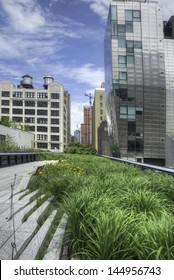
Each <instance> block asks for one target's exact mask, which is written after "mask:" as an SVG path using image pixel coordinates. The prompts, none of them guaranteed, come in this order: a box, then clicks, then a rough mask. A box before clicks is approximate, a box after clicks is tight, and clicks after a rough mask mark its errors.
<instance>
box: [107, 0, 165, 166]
mask: <svg viewBox="0 0 174 280" xmlns="http://www.w3.org/2000/svg"><path fill="white" fill-rule="evenodd" d="M110 2H111V4H110V9H109V15H108V22H107V28H106V34H105V88H106V105H107V113H108V127H109V135H110V138H111V141H112V143H113V144H117V145H118V146H119V149H120V154H121V157H122V158H128V159H129V158H130V159H134V160H138V161H144V162H146V163H152V164H162V165H163V164H164V163H165V135H166V78H165V71H166V70H165V43H164V32H163V18H162V7H161V6H160V5H158V3H157V2H154V1H153V2H150V1H146V0H139V1H138V0H134V1H131V0H130V1H124V0H122V1H121V0H120V1H118V0H117V1H114V0H111V1H110Z"/></svg>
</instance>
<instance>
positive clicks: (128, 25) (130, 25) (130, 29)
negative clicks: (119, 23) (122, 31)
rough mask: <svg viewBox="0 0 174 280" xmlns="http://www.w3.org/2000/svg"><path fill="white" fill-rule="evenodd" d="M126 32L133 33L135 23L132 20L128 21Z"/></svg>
mask: <svg viewBox="0 0 174 280" xmlns="http://www.w3.org/2000/svg"><path fill="white" fill-rule="evenodd" d="M126 32H127V33H133V23H132V22H126Z"/></svg>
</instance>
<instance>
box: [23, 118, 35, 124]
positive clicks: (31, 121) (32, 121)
mask: <svg viewBox="0 0 174 280" xmlns="http://www.w3.org/2000/svg"><path fill="white" fill-rule="evenodd" d="M25 123H35V118H25Z"/></svg>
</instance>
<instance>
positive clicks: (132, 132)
mask: <svg viewBox="0 0 174 280" xmlns="http://www.w3.org/2000/svg"><path fill="white" fill-rule="evenodd" d="M135 134H136V124H135V122H128V136H135Z"/></svg>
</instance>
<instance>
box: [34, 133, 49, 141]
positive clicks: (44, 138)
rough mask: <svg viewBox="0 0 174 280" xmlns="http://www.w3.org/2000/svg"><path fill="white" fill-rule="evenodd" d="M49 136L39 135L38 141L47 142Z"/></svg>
mask: <svg viewBox="0 0 174 280" xmlns="http://www.w3.org/2000/svg"><path fill="white" fill-rule="evenodd" d="M47 139H48V136H47V135H45V134H37V140H47Z"/></svg>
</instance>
